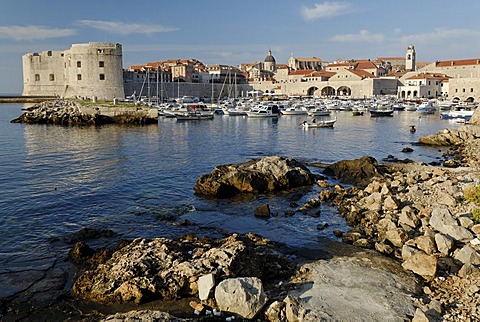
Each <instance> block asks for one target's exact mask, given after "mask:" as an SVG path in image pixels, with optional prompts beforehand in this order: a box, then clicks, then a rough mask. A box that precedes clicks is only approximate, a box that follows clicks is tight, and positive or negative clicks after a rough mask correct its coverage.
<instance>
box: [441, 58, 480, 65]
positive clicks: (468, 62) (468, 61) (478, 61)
mask: <svg viewBox="0 0 480 322" xmlns="http://www.w3.org/2000/svg"><path fill="white" fill-rule="evenodd" d="M478 64H480V58H474V59H460V60H444V61H437V62H436V63H435V66H436V67H448V66H465V65H478Z"/></svg>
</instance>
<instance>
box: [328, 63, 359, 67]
mask: <svg viewBox="0 0 480 322" xmlns="http://www.w3.org/2000/svg"><path fill="white" fill-rule="evenodd" d="M345 66H355V63H337V64H329V65H327V67H345Z"/></svg>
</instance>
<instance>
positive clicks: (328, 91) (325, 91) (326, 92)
mask: <svg viewBox="0 0 480 322" xmlns="http://www.w3.org/2000/svg"><path fill="white" fill-rule="evenodd" d="M335 93H336V91H335V88H333V87H332V86H325V87H324V88H322V92H321V95H322V96H327V97H328V96H335Z"/></svg>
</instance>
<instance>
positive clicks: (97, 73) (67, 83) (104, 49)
mask: <svg viewBox="0 0 480 322" xmlns="http://www.w3.org/2000/svg"><path fill="white" fill-rule="evenodd" d="M22 62H23V82H24V88H23V95H54V96H60V97H65V98H73V97H90V98H93V97H97V98H98V99H106V100H111V99H113V98H115V97H118V98H123V97H125V94H124V90H123V67H122V64H123V63H122V46H121V45H120V44H114V43H95V42H91V43H87V44H73V45H72V47H71V48H70V49H68V50H65V51H44V52H42V53H41V54H39V53H29V54H26V55H24V56H23V57H22Z"/></svg>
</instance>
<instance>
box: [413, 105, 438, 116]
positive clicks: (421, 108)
mask: <svg viewBox="0 0 480 322" xmlns="http://www.w3.org/2000/svg"><path fill="white" fill-rule="evenodd" d="M435 110H436V108H435V106H433V104H432V103H431V102H422V103H421V104H419V105H418V106H417V112H418V113H421V114H433V113H435Z"/></svg>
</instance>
